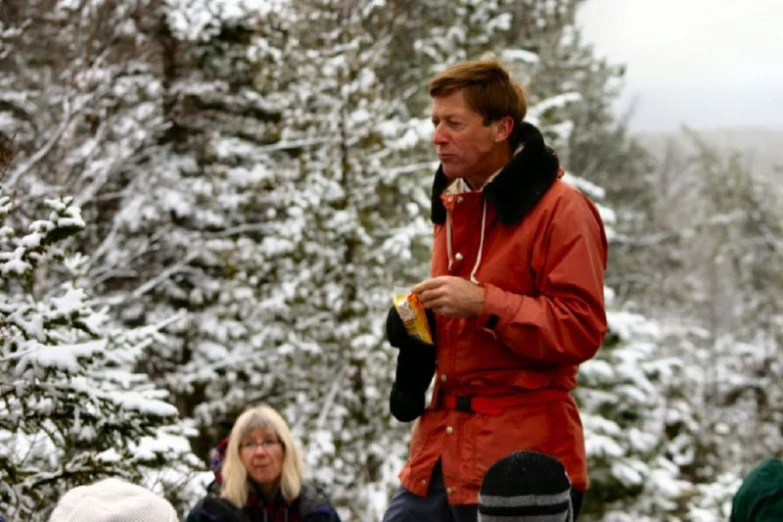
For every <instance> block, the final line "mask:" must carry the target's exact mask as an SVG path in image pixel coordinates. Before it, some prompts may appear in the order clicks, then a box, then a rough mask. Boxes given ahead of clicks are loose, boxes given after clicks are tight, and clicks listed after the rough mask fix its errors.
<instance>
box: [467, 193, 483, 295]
mask: <svg viewBox="0 0 783 522" xmlns="http://www.w3.org/2000/svg"><path fill="white" fill-rule="evenodd" d="M483 199H484V205H483V208H482V210H481V240H480V241H479V248H478V254H476V264H475V265H473V271H472V272H471V273H470V282H471V283H473V284H474V285H477V284H479V282H478V281H477V280H476V272H477V271H478V268H479V265H480V264H481V251H482V250H484V230H485V227H486V225H487V198H486V196H485V197H484V198H483Z"/></svg>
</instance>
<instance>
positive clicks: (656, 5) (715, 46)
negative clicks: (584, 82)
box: [579, 0, 783, 131]
mask: <svg viewBox="0 0 783 522" xmlns="http://www.w3.org/2000/svg"><path fill="white" fill-rule="evenodd" d="M579 20H580V22H581V25H582V27H583V30H584V35H585V38H586V39H587V40H588V41H589V42H592V43H594V45H595V49H596V52H597V54H599V55H601V56H605V57H607V58H609V59H610V60H612V61H614V62H621V63H625V64H626V65H627V78H626V87H625V92H624V95H623V98H622V100H620V102H619V106H618V111H622V110H623V109H624V108H627V107H628V106H629V104H630V103H631V100H633V99H636V100H637V106H636V111H635V115H634V117H633V119H632V120H631V128H632V129H633V130H636V131H669V130H677V129H679V128H680V126H681V124H683V123H684V124H687V125H689V126H690V127H693V128H696V129H707V128H714V127H736V126H753V127H771V128H778V129H781V128H783V0H588V1H587V3H586V5H585V7H583V8H582V11H581V12H580V14H579Z"/></svg>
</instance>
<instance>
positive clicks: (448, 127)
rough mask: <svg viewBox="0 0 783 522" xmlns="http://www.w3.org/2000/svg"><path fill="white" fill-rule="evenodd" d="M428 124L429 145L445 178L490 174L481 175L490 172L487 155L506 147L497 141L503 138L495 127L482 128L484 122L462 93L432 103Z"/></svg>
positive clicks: (443, 97)
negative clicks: (431, 126)
mask: <svg viewBox="0 0 783 522" xmlns="http://www.w3.org/2000/svg"><path fill="white" fill-rule="evenodd" d="M432 123H433V125H434V126H435V132H434V134H433V136H432V142H433V143H434V144H435V150H436V152H437V153H438V159H440V162H441V165H442V166H443V172H444V173H445V174H446V177H447V178H449V179H456V178H463V177H468V178H473V177H476V176H478V177H484V176H490V175H491V174H492V172H485V171H487V170H490V169H492V170H494V169H493V168H492V163H491V155H492V154H493V153H494V152H495V151H496V150H497V147H499V146H500V147H507V143H506V142H505V141H503V140H502V139H501V140H500V141H498V140H499V139H500V138H503V137H504V135H503V134H502V132H499V131H500V129H499V124H498V123H496V122H493V123H490V124H488V125H484V118H482V116H481V115H480V114H479V113H477V112H475V111H473V110H472V109H471V108H470V107H469V106H468V104H467V102H466V101H465V96H464V94H463V91H461V90H460V91H456V92H453V93H451V94H449V95H447V96H442V97H439V98H434V99H433V102H432Z"/></svg>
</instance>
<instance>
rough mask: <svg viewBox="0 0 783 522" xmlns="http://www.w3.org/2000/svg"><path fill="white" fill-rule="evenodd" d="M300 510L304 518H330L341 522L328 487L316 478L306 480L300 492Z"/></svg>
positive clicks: (331, 521) (332, 520)
mask: <svg viewBox="0 0 783 522" xmlns="http://www.w3.org/2000/svg"><path fill="white" fill-rule="evenodd" d="M299 510H300V512H301V515H302V519H303V520H304V519H308V518H311V519H313V520H329V521H330V522H339V520H340V518H339V517H338V516H337V511H336V510H335V508H334V506H333V505H332V501H331V499H330V498H329V493H328V492H327V490H326V487H325V486H324V485H323V484H322V483H320V482H318V481H314V480H308V481H304V482H303V483H302V490H301V491H300V492H299Z"/></svg>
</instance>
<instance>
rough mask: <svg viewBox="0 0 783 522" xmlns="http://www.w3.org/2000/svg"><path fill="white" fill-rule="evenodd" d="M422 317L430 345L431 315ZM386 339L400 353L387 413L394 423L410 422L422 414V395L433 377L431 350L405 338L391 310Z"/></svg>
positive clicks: (402, 326)
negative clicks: (389, 413) (426, 324)
mask: <svg viewBox="0 0 783 522" xmlns="http://www.w3.org/2000/svg"><path fill="white" fill-rule="evenodd" d="M426 313H427V322H428V323H429V325H430V332H431V333H432V337H433V341H434V340H435V314H433V313H432V311H431V310H426ZM386 338H387V339H388V340H389V343H391V345H392V346H394V347H396V348H399V350H400V351H399V353H398V354H397V368H396V370H395V373H394V384H393V385H392V391H391V394H390V395H389V409H390V410H391V414H392V415H393V416H394V418H395V419H397V420H399V421H401V422H410V421H412V420H414V419H416V418H417V417H419V416H420V415H421V414H422V413H423V412H424V407H425V404H424V395H425V393H426V392H427V388H429V386H430V382H432V376H433V375H434V374H435V346H434V345H431V344H425V343H423V342H421V341H419V340H418V339H416V338H414V337H411V336H410V335H408V331H407V330H406V329H405V324H403V322H402V319H401V318H400V315H399V314H398V313H397V310H396V309H395V308H394V307H392V308H391V309H390V310H389V314H388V315H387V316H386Z"/></svg>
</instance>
